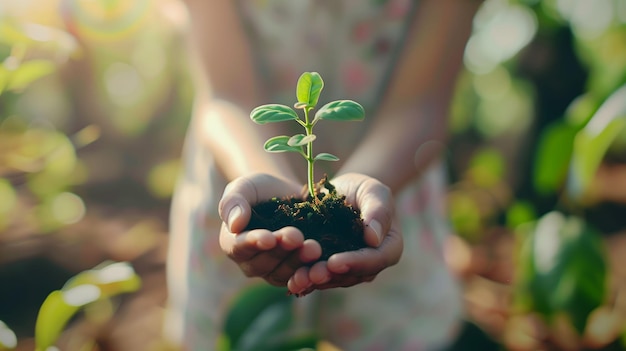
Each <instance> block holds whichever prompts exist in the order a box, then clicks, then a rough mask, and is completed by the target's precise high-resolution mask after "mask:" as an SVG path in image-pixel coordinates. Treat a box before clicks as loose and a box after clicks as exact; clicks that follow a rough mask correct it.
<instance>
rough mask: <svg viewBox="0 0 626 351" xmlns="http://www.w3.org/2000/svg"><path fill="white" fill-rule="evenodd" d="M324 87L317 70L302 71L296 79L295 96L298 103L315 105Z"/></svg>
mask: <svg viewBox="0 0 626 351" xmlns="http://www.w3.org/2000/svg"><path fill="white" fill-rule="evenodd" d="M323 88H324V81H323V80H322V77H321V76H320V75H319V73H317V72H304V73H302V75H301V76H300V78H299V79H298V85H297V86H296V97H297V98H298V103H300V104H306V106H309V107H315V105H317V101H318V100H319V97H320V93H321V92H322V89H323Z"/></svg>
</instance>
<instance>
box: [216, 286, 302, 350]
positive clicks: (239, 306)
mask: <svg viewBox="0 0 626 351" xmlns="http://www.w3.org/2000/svg"><path fill="white" fill-rule="evenodd" d="M291 301H292V300H291V299H290V298H289V297H288V296H286V294H285V289H284V288H277V287H274V286H270V285H267V284H257V285H252V286H250V287H248V288H246V289H244V290H243V291H242V292H241V293H240V294H239V295H238V296H236V297H235V299H234V301H233V303H232V305H231V307H230V308H229V310H228V314H227V315H226V319H225V322H224V329H223V333H224V336H225V338H226V339H227V340H228V344H230V346H231V347H232V349H233V350H240V349H242V348H243V346H245V345H248V347H250V346H254V345H249V343H250V342H262V340H259V339H261V338H263V337H265V338H271V337H272V336H273V335H272V334H268V333H266V332H264V331H262V330H260V329H259V328H261V329H263V328H262V327H263V324H264V323H265V322H271V323H268V324H274V323H277V324H281V323H279V322H280V321H281V320H284V319H285V318H290V313H289V311H287V310H285V309H284V308H282V307H281V306H287V307H289V308H290V306H291ZM272 306H279V307H277V308H276V307H272ZM268 311H269V312H268ZM264 314H265V316H264ZM281 315H283V316H282V317H281ZM268 319H269V320H268ZM261 322H263V323H261ZM268 327H269V326H268ZM257 346H259V345H257ZM259 347H260V346H259ZM258 349H262V348H257V350H258Z"/></svg>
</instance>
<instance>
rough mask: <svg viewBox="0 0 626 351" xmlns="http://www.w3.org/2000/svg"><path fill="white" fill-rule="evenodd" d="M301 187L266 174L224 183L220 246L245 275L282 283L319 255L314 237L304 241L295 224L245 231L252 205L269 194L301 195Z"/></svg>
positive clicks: (284, 283)
mask: <svg viewBox="0 0 626 351" xmlns="http://www.w3.org/2000/svg"><path fill="white" fill-rule="evenodd" d="M301 189H302V186H301V185H299V184H296V183H294V182H289V181H286V180H284V179H280V178H277V177H274V176H271V175H268V174H255V175H251V176H246V177H240V178H237V179H235V180H233V181H232V182H230V183H229V184H228V185H227V186H226V189H225V190H224V194H223V195H222V198H221V200H220V204H219V215H220V217H221V218H222V221H223V223H222V228H221V230H220V247H221V248H222V251H224V253H225V254H226V255H227V256H228V257H229V258H230V259H231V260H233V261H234V262H235V263H237V264H238V265H239V268H240V269H241V270H242V271H243V273H244V274H245V275H246V276H248V277H261V278H263V279H265V280H266V281H267V282H268V283H270V284H272V285H276V286H285V285H286V284H287V281H288V280H289V278H290V277H291V276H292V275H293V274H294V273H295V271H296V270H297V269H298V268H300V267H301V266H302V265H303V264H305V263H307V262H312V261H315V260H317V259H318V258H319V257H320V256H321V254H322V248H321V246H320V245H319V244H318V243H317V242H316V241H314V240H304V235H303V234H302V232H301V231H300V230H298V229H296V228H295V227H284V228H281V229H279V230H277V231H274V232H272V231H269V230H266V229H255V230H250V231H244V229H245V227H246V226H247V225H248V222H249V221H250V216H251V213H252V210H251V207H252V206H253V205H255V204H256V203H258V202H261V201H264V200H268V199H270V198H272V197H282V196H292V195H295V194H301Z"/></svg>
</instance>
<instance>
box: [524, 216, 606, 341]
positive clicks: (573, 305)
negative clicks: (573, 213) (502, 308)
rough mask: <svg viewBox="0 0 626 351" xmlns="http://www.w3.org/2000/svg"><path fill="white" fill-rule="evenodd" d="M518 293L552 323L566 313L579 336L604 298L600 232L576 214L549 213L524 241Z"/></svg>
mask: <svg viewBox="0 0 626 351" xmlns="http://www.w3.org/2000/svg"><path fill="white" fill-rule="evenodd" d="M519 270H520V271H519V274H518V277H519V278H518V282H517V292H518V295H521V296H520V297H519V298H521V299H523V300H524V301H525V304H526V306H527V307H529V308H530V309H532V310H533V311H535V312H538V313H540V314H541V315H543V316H544V317H545V319H546V320H547V321H548V322H550V321H551V319H552V318H553V317H554V316H555V315H556V314H558V313H561V312H565V313H566V314H567V315H568V316H569V317H570V320H571V321H572V324H573V326H574V327H575V329H576V330H577V331H578V332H579V333H581V334H582V332H583V330H584V328H585V325H586V323H587V318H588V316H589V314H590V313H591V312H592V311H593V310H594V309H596V308H597V307H599V306H601V305H602V304H603V303H604V301H605V298H606V297H607V296H606V295H607V292H608V289H607V263H606V261H605V248H604V246H603V242H602V241H601V238H600V236H599V234H598V233H597V232H596V231H595V230H594V229H592V228H591V227H590V226H589V225H588V224H587V223H585V222H584V221H583V220H582V219H580V218H578V217H566V216H565V215H563V214H562V213H559V212H556V211H554V212H550V213H548V214H546V215H544V216H543V217H541V218H540V219H539V220H538V221H537V223H536V225H535V226H534V230H532V231H531V232H530V233H529V234H528V235H527V236H526V237H525V238H524V239H523V241H522V249H521V252H520V257H519Z"/></svg>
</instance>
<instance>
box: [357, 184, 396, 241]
mask: <svg viewBox="0 0 626 351" xmlns="http://www.w3.org/2000/svg"><path fill="white" fill-rule="evenodd" d="M356 202H357V206H358V208H359V209H360V210H361V217H362V218H363V224H364V225H365V232H364V235H365V242H366V243H367V244H368V245H369V246H372V247H378V245H380V244H381V243H382V242H383V239H384V236H385V233H387V232H388V231H389V228H390V227H391V223H392V220H393V216H394V204H393V199H392V194H391V190H390V189H389V187H387V186H386V185H384V184H382V183H381V182H379V181H377V180H375V179H372V178H370V179H367V180H365V181H364V182H363V183H362V184H361V185H360V186H359V187H358V189H357V193H356Z"/></svg>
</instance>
